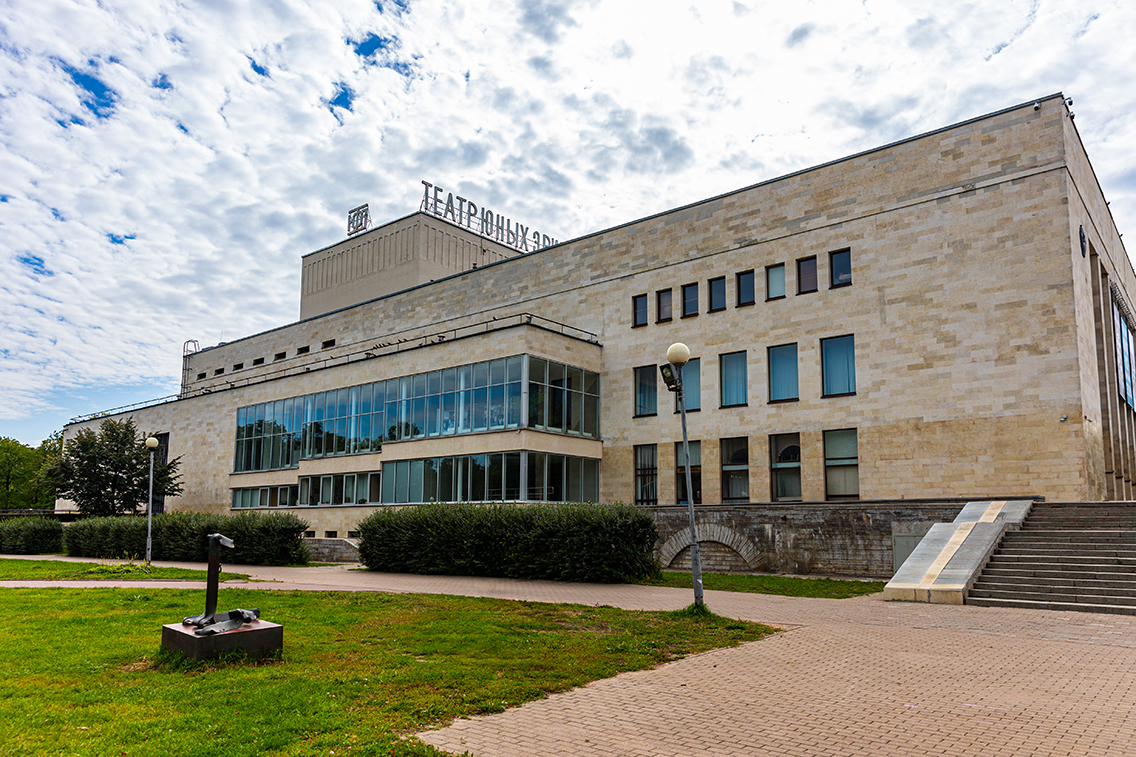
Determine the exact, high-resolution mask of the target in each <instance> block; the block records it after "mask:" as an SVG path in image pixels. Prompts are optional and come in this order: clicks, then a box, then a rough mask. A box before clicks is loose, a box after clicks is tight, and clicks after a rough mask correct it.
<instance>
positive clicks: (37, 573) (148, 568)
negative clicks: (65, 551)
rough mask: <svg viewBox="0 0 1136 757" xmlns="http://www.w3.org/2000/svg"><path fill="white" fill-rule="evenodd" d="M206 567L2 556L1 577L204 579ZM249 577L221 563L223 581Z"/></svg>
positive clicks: (31, 578)
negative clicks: (195, 568) (9, 557)
mask: <svg viewBox="0 0 1136 757" xmlns="http://www.w3.org/2000/svg"><path fill="white" fill-rule="evenodd" d="M205 578H206V572H205V571H204V570H190V569H188V568H159V567H157V566H155V565H146V564H145V563H133V562H129V563H92V562H63V561H61V560H11V559H0V580H4V581H69V580H84V581H90V580H98V579H107V580H119V581H123V580H125V581H134V580H140V579H141V580H154V581H204V580H205ZM246 578H248V575H247V574H244V573H230V572H229V571H228V568H227V567H226V566H222V567H221V576H220V580H221V581H234V580H240V579H246Z"/></svg>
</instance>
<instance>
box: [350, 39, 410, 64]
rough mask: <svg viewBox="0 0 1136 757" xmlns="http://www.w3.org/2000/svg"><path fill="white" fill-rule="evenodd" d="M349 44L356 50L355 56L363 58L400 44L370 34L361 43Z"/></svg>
mask: <svg viewBox="0 0 1136 757" xmlns="http://www.w3.org/2000/svg"><path fill="white" fill-rule="evenodd" d="M348 42H349V43H350V44H351V46H352V47H354V48H355V54H356V55H358V56H360V57H363V58H367V57H369V56H371V55H374V54H375V51H376V50H389V49H391V48H392V47H394V46H396V45H397V44H398V41H397V40H394V39H391V38H390V37H380V36H379V35H377V34H368V35H367V36H366V37H364V38H363V39H362V40H361V41H359V42H351V41H350V40H348Z"/></svg>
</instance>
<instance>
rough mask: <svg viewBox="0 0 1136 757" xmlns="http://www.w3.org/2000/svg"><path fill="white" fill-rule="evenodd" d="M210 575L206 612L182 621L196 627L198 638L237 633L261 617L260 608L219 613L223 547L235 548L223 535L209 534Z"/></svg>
mask: <svg viewBox="0 0 1136 757" xmlns="http://www.w3.org/2000/svg"><path fill="white" fill-rule="evenodd" d="M208 539H209V575H208V576H207V577H206V582H205V612H203V613H201V614H200V615H193V616H191V617H188V618H185V619H184V620H182V625H185V626H194V627H196V629H197V630H196V631H194V632H193V633H194V634H196V635H197V636H211V635H213V634H219V633H225V632H226V631H235V630H237V629H238V628H240V627H241V626H243V625H244V624H246V623H251V622H253V621H254V620H256V619H257V618H259V617H260V608H259V607H254V608H252V609H251V610H241V609H237V610H229V611H228V612H222V613H218V612H217V582H218V579H219V577H220V575H221V547H228V548H229V549H232V548H233V540H232V539H230V538H229V537H227V536H222V535H221V534H209V536H208Z"/></svg>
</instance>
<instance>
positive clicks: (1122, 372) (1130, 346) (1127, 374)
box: [1112, 300, 1136, 409]
mask: <svg viewBox="0 0 1136 757" xmlns="http://www.w3.org/2000/svg"><path fill="white" fill-rule="evenodd" d="M1112 338H1113V348H1114V350H1115V352H1116V385H1117V388H1118V389H1119V393H1120V398H1121V399H1123V400H1124V401H1125V402H1126V403H1128V406H1129V407H1131V408H1133V409H1136V392H1134V391H1133V384H1134V383H1136V336H1134V335H1133V333H1132V329H1130V328H1129V327H1128V322H1127V321H1126V320H1124V315H1123V314H1122V313H1121V311H1120V305H1119V304H1118V303H1117V302H1116V300H1113V302H1112Z"/></svg>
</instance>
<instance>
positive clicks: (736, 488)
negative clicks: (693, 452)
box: [722, 436, 749, 502]
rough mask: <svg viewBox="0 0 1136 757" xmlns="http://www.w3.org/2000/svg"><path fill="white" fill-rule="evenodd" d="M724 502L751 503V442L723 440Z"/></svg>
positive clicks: (741, 438)
mask: <svg viewBox="0 0 1136 757" xmlns="http://www.w3.org/2000/svg"><path fill="white" fill-rule="evenodd" d="M722 501H723V502H749V440H748V439H747V438H746V437H744V436H739V437H737V438H734V439H723V440H722Z"/></svg>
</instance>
